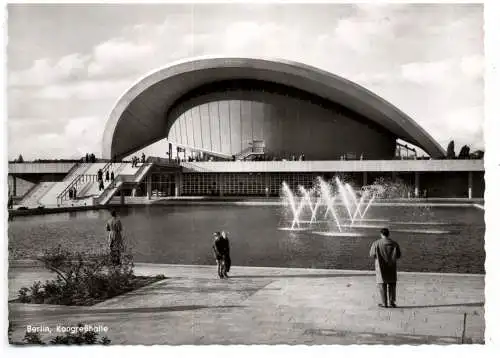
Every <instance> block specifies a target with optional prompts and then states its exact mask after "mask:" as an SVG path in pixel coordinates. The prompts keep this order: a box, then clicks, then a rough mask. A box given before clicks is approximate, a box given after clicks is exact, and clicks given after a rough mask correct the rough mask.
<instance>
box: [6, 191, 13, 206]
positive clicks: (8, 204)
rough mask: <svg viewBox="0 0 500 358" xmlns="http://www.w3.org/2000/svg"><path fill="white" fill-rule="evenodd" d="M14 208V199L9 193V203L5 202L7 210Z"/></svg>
mask: <svg viewBox="0 0 500 358" xmlns="http://www.w3.org/2000/svg"><path fill="white" fill-rule="evenodd" d="M13 207H14V197H13V196H12V194H10V193H9V201H8V202H7V209H12V208H13Z"/></svg>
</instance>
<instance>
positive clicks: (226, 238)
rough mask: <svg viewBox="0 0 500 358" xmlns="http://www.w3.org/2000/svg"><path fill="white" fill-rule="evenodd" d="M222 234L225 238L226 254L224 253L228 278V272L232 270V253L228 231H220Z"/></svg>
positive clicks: (225, 274)
mask: <svg viewBox="0 0 500 358" xmlns="http://www.w3.org/2000/svg"><path fill="white" fill-rule="evenodd" d="M220 236H221V238H222V240H225V242H224V241H223V242H224V247H225V254H224V269H225V271H224V276H225V277H226V278H228V275H227V273H228V272H229V270H231V255H230V254H229V236H228V235H227V232H225V231H222V232H221V233H220Z"/></svg>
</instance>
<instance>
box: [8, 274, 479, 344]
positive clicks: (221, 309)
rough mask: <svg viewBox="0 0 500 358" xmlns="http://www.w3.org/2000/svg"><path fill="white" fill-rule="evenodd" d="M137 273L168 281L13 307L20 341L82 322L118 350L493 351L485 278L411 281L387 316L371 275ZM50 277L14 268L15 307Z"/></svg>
mask: <svg viewBox="0 0 500 358" xmlns="http://www.w3.org/2000/svg"><path fill="white" fill-rule="evenodd" d="M136 274H141V275H156V274H164V275H165V276H166V277H167V278H166V279H165V280H162V281H159V282H156V283H154V284H152V285H149V286H146V287H143V288H141V289H139V290H136V291H134V292H130V293H128V294H125V295H122V296H119V297H115V298H113V299H110V300H108V301H105V302H102V303H100V304H97V305H95V306H91V307H66V306H49V305H29V304H18V303H10V304H9V310H10V314H9V318H10V321H11V322H12V323H13V325H14V333H13V336H12V337H13V339H14V340H15V341H20V340H22V337H23V336H24V334H25V330H26V326H27V325H29V324H31V325H40V324H43V325H46V326H50V327H55V326H56V325H58V324H71V325H76V324H77V323H79V322H82V323H84V324H94V325H102V326H107V327H108V328H109V331H108V332H107V333H106V335H107V336H108V337H109V338H110V339H111V341H112V344H145V345H148V344H170V345H178V344H356V343H357V344H360V343H365V344H450V343H461V342H462V339H463V338H464V341H465V342H466V343H484V275H455V274H428V273H425V274H421V273H401V274H400V276H399V283H398V302H397V303H398V306H399V307H398V308H396V309H384V308H378V307H377V302H378V301H377V298H378V297H377V292H376V289H375V277H374V272H370V271H340V270H317V269H295V268H293V269H292V268H258V267H238V266H235V267H233V268H232V269H231V272H230V274H231V278H230V279H229V280H219V279H218V278H216V268H215V266H183V265H163V264H162V265H155V264H137V265H136ZM50 277H51V275H50V273H48V272H46V273H44V272H43V270H42V269H41V268H40V267H34V266H30V265H29V264H24V265H19V264H18V265H16V264H14V265H12V266H11V269H10V271H9V299H13V298H15V297H16V292H17V290H18V289H19V288H20V287H22V286H29V285H31V284H32V283H33V282H34V281H35V280H44V279H48V278H50ZM464 314H466V317H465V330H464ZM42 339H47V340H48V337H47V336H44V335H43V334H42Z"/></svg>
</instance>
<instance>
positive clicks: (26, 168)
mask: <svg viewBox="0 0 500 358" xmlns="http://www.w3.org/2000/svg"><path fill="white" fill-rule="evenodd" d="M75 165H76V163H58V162H55V163H9V174H25V173H29V174H42V173H58V174H66V173H68V172H69V171H70V170H71V168H73V167H74V166H75Z"/></svg>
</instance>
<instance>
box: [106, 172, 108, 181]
mask: <svg viewBox="0 0 500 358" xmlns="http://www.w3.org/2000/svg"><path fill="white" fill-rule="evenodd" d="M106 181H109V170H106Z"/></svg>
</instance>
